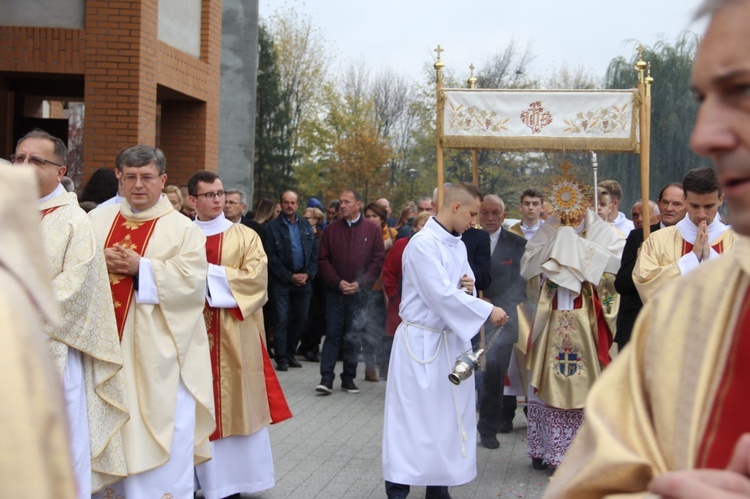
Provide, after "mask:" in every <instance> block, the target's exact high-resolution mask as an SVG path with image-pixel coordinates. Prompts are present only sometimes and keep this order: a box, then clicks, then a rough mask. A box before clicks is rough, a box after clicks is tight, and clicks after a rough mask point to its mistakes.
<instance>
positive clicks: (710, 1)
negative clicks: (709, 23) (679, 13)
mask: <svg viewBox="0 0 750 499" xmlns="http://www.w3.org/2000/svg"><path fill="white" fill-rule="evenodd" d="M740 1H741V0H704V2H703V3H702V4H701V6H700V7H698V10H696V11H695V15H694V16H693V20H698V19H701V18H703V17H706V16H709V17H710V16H713V15H714V14H716V13H717V12H718V11H719V10H721V9H723V8H724V7H726V6H728V5H730V4H733V3H739V2H740Z"/></svg>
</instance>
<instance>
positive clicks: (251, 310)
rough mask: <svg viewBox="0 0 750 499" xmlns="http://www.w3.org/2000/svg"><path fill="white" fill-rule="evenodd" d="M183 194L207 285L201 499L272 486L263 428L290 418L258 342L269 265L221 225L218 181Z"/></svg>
mask: <svg viewBox="0 0 750 499" xmlns="http://www.w3.org/2000/svg"><path fill="white" fill-rule="evenodd" d="M188 193H189V195H190V198H191V201H192V202H193V203H194V204H195V207H196V211H197V217H196V219H195V224H196V225H197V226H198V227H200V229H201V230H202V231H203V234H205V236H206V256H207V259H208V280H207V283H206V288H205V297H206V304H205V308H204V311H203V316H204V318H205V322H206V328H207V330H208V341H209V346H210V349H211V367H212V369H213V372H212V375H213V384H214V404H215V406H216V431H215V432H214V433H213V434H212V435H211V451H212V455H213V459H212V460H211V461H209V462H207V463H204V464H201V465H198V466H196V474H197V476H198V481H199V482H200V488H201V489H202V490H203V495H204V497H205V498H206V499H222V498H224V497H227V496H230V495H233V494H240V493H246V494H247V493H256V492H260V491H263V490H266V489H270V488H272V487H273V486H274V483H275V480H274V469H273V457H272V455H271V442H270V440H269V437H268V425H269V424H273V423H279V422H281V421H284V420H286V419H288V418H290V417H291V412H290V411H289V407H288V406H287V403H286V399H285V397H284V394H283V392H282V391H281V386H280V385H279V382H278V379H277V378H276V373H275V372H274V369H273V366H272V365H271V360H270V358H269V357H268V354H267V351H266V348H265V344H264V343H263V338H264V337H265V333H264V331H263V309H262V307H263V304H264V303H266V301H267V299H268V295H267V291H266V290H267V287H268V259H267V257H266V253H265V251H264V250H263V243H262V242H261V240H260V237H259V236H258V234H257V233H256V232H255V231H253V230H252V229H249V228H248V227H246V226H244V225H242V224H236V223H232V221H230V220H228V219H226V218H225V217H224V202H225V199H224V197H225V193H224V185H223V184H222V182H221V179H219V177H218V176H217V175H216V174H215V173H213V172H209V171H202V172H198V173H196V174H194V175H193V176H192V177H191V178H190V180H189V181H188Z"/></svg>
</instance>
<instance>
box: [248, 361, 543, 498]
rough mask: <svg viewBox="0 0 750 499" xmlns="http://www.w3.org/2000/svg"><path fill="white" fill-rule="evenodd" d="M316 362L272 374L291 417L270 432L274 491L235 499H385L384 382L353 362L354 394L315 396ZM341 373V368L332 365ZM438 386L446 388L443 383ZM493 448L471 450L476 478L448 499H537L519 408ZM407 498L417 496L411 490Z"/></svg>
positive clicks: (539, 488) (539, 489) (537, 479)
mask: <svg viewBox="0 0 750 499" xmlns="http://www.w3.org/2000/svg"><path fill="white" fill-rule="evenodd" d="M319 366H320V365H319V364H317V363H311V362H302V368H301V369H293V368H290V369H289V371H287V372H279V373H278V377H279V380H280V382H281V386H282V387H283V389H284V393H285V394H286V397H287V400H288V402H289V405H290V407H291V409H292V413H293V414H294V417H293V418H292V419H290V420H288V421H285V422H284V423H281V424H279V425H275V426H272V427H271V429H270V434H271V446H272V449H273V460H274V466H275V469H276V487H274V488H273V489H271V490H269V491H267V492H264V493H262V494H253V495H247V494H245V495H243V499H286V498H290V499H312V498H330V499H337V498H341V499H349V498H355V499H365V498H381V499H382V498H385V497H386V496H385V489H384V484H383V476H382V467H381V440H382V432H383V404H384V400H385V387H386V383H387V382H384V381H381V382H378V383H371V382H367V381H364V380H363V379H362V376H364V373H363V372H362V371H363V370H364V366H363V365H362V364H360V366H359V369H358V376H360V378H358V379H356V380H355V383H356V384H357V386H358V387H359V388H360V390H361V392H360V393H359V394H349V393H346V392H343V391H341V390H340V380H339V379H338V378H337V380H336V382H335V383H334V392H333V393H332V394H331V395H327V396H322V395H318V394H316V393H315V386H317V384H318V383H319V381H320V374H319ZM336 372H337V373H340V372H341V364H340V363H339V365H338V366H337V369H336ZM446 382H448V381H447V380H446ZM498 440H499V441H500V448H499V449H495V450H488V449H485V448H484V447H481V446H479V445H477V473H478V476H477V478H476V479H475V480H474V481H472V482H471V483H469V484H467V485H463V486H461V487H451V489H450V493H451V496H452V497H453V498H454V499H492V498H499V497H502V498H511V497H512V498H530V499H531V498H538V497H541V495H542V493H543V492H544V489H545V487H546V485H547V483H548V482H549V477H550V476H551V474H552V472H551V471H549V470H545V471H536V470H534V469H532V467H531V461H530V460H529V459H528V457H527V456H526V419H525V417H524V415H523V412H522V411H521V408H520V407H519V409H518V412H517V413H516V418H515V421H514V429H513V432H512V433H510V434H507V435H503V434H498ZM409 497H410V498H415V499H418V498H422V497H424V487H412V491H411V494H409Z"/></svg>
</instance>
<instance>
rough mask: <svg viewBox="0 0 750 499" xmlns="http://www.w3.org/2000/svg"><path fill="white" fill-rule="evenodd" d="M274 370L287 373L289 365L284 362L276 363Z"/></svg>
mask: <svg viewBox="0 0 750 499" xmlns="http://www.w3.org/2000/svg"><path fill="white" fill-rule="evenodd" d="M276 370H277V371H288V370H289V364H287V363H286V362H277V363H276Z"/></svg>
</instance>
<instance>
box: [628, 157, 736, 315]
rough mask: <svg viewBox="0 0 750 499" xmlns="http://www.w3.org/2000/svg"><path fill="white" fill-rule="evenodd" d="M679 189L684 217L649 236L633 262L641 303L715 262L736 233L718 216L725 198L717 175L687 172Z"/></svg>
mask: <svg viewBox="0 0 750 499" xmlns="http://www.w3.org/2000/svg"><path fill="white" fill-rule="evenodd" d="M682 187H683V189H684V191H685V201H686V205H687V216H685V218H683V219H682V220H680V221H679V222H677V225H675V226H672V227H666V228H664V229H661V230H659V231H657V232H654V233H653V234H651V235H650V236H649V238H648V239H646V240H645V241H644V242H643V245H642V246H641V252H640V255H639V256H638V259H637V260H636V262H635V267H634V268H633V283H634V284H635V287H636V288H637V289H638V294H640V296H641V300H642V301H643V303H647V302H648V301H649V300H650V299H652V298H653V297H654V296H655V295H656V294H657V292H658V291H659V289H661V288H662V287H663V286H664V285H665V284H666V283H668V282H671V281H673V280H674V279H676V278H678V277H679V276H681V275H685V274H687V273H689V272H692V271H693V270H695V269H697V268H698V267H699V266H700V265H701V263H705V262H708V261H709V260H713V259H715V258H718V257H719V255H720V254H722V253H724V252H725V251H729V250H730V249H731V248H732V245H733V244H734V239H735V233H734V232H733V231H732V230H731V228H730V227H729V226H727V225H724V224H723V223H722V222H721V220H720V219H719V216H718V212H719V208H720V207H721V204H722V203H723V201H724V195H723V194H722V192H721V188H720V186H719V180H718V178H717V177H716V172H715V171H714V170H713V169H712V168H707V167H702V168H695V169H694V170H690V171H689V172H688V173H687V174H686V175H685V178H684V179H683V181H682Z"/></svg>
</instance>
